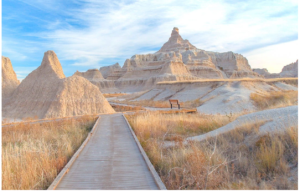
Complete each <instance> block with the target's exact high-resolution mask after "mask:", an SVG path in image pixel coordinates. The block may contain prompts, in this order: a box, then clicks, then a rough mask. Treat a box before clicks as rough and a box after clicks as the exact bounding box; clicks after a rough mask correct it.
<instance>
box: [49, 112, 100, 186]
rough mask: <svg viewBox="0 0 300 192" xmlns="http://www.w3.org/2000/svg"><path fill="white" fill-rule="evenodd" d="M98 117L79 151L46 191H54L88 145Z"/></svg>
mask: <svg viewBox="0 0 300 192" xmlns="http://www.w3.org/2000/svg"><path fill="white" fill-rule="evenodd" d="M100 118H101V117H100V116H99V117H98V119H97V121H96V123H95V124H94V126H93V128H92V130H91V132H90V133H89V134H88V136H87V138H86V139H85V140H84V142H83V143H82V144H81V146H80V147H79V149H78V150H77V151H76V153H75V154H74V155H73V156H72V158H71V159H70V161H69V162H68V163H67V165H66V166H65V167H64V168H63V169H62V170H61V171H60V173H59V174H58V175H57V177H56V178H55V179H54V181H53V182H52V184H51V185H50V186H49V187H48V190H55V188H56V187H57V185H58V184H59V182H60V181H61V179H62V178H63V177H64V175H65V174H66V173H68V171H69V169H70V168H71V166H72V165H73V163H74V162H75V160H76V159H77V157H78V156H79V155H80V152H81V151H82V150H83V148H84V147H85V145H86V144H87V143H88V141H89V140H90V139H91V137H92V135H93V133H94V132H95V129H96V127H97V124H98V122H99V120H100Z"/></svg>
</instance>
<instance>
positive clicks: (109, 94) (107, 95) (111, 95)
mask: <svg viewBox="0 0 300 192" xmlns="http://www.w3.org/2000/svg"><path fill="white" fill-rule="evenodd" d="M124 95H127V93H103V96H104V97H106V98H109V97H119V96H124Z"/></svg>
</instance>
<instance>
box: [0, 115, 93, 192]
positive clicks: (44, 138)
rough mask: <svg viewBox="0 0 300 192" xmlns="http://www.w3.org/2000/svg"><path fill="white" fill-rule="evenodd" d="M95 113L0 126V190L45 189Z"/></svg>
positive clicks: (69, 156) (75, 147) (83, 137)
mask: <svg viewBox="0 0 300 192" xmlns="http://www.w3.org/2000/svg"><path fill="white" fill-rule="evenodd" d="M96 119H97V116H81V117H77V118H73V119H70V118H69V119H61V120H59V121H48V122H42V123H40V122H36V123H30V122H27V123H24V122H23V123H15V124H11V125H9V126H6V127H2V189H47V187H48V186H49V185H50V184H51V183H52V181H53V180H54V179H55V177H56V176H57V175H58V173H59V172H60V170H61V169H62V168H63V167H64V166H65V164H66V163H67V162H68V160H69V159H70V158H71V157H72V155H73V154H74V153H75V152H76V150H77V149H78V148H79V147H80V145H81V143H82V142H83V141H84V139H85V138H86V137H87V135H88V132H89V131H90V130H91V128H92V126H93V124H94V123H95V121H96Z"/></svg>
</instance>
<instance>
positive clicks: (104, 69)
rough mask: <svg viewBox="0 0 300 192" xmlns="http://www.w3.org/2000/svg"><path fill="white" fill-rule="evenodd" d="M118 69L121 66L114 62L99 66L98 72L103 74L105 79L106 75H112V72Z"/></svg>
mask: <svg viewBox="0 0 300 192" xmlns="http://www.w3.org/2000/svg"><path fill="white" fill-rule="evenodd" d="M118 69H119V70H120V69H121V66H120V65H119V63H116V64H114V65H110V66H105V67H101V68H100V72H101V74H102V75H103V77H104V78H105V79H106V78H107V77H108V76H110V75H112V73H113V72H114V71H116V70H118Z"/></svg>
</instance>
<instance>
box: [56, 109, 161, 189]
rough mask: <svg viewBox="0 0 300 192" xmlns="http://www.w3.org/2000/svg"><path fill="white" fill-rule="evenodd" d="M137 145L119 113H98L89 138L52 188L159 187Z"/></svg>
mask: <svg viewBox="0 0 300 192" xmlns="http://www.w3.org/2000/svg"><path fill="white" fill-rule="evenodd" d="M139 147H140V146H139V144H137V143H136V138H135V136H133V135H132V132H131V129H130V127H129V126H128V124H127V122H126V120H125V118H124V117H123V115H122V114H120V113H116V114H110V115H101V116H100V120H99V122H98V124H97V125H96V127H95V130H94V133H93V134H92V136H91V138H90V140H89V141H88V142H87V144H86V145H85V147H84V148H83V150H82V151H81V153H80V154H79V156H78V158H76V160H75V161H74V163H73V164H72V166H71V167H70V169H69V171H68V173H66V174H65V175H64V176H63V177H62V179H61V180H60V182H59V183H58V185H57V186H56V187H55V189H159V188H161V187H159V186H158V184H157V183H158V182H157V180H156V179H157V177H155V176H153V172H151V169H149V164H147V163H149V162H147V160H145V158H144V157H143V154H144V152H143V153H141V151H140V149H139ZM152 170H153V167H152ZM159 180H160V179H159ZM160 182H161V181H160ZM162 185H163V184H162ZM163 187H164V186H163Z"/></svg>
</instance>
